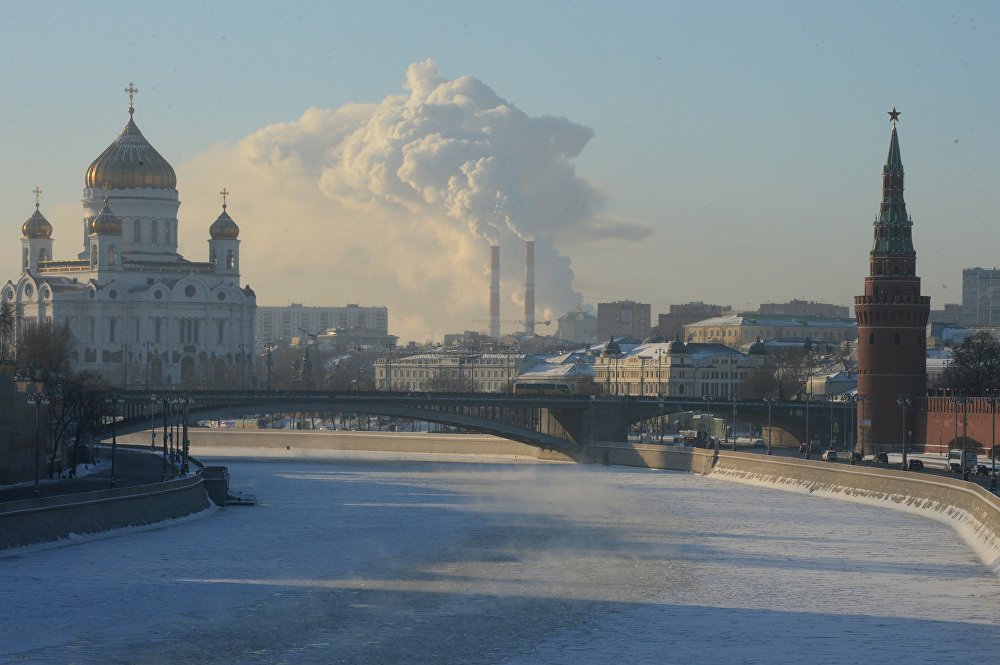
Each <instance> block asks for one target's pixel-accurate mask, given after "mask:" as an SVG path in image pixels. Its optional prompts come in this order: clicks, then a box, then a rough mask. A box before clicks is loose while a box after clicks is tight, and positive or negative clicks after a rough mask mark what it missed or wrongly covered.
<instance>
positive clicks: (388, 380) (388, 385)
mask: <svg viewBox="0 0 1000 665" xmlns="http://www.w3.org/2000/svg"><path fill="white" fill-rule="evenodd" d="M385 348H386V349H388V350H389V362H388V363H386V366H385V389H386V390H387V391H388V392H392V350H393V349H394V348H396V345H395V344H391V343H390V344H386V345H385ZM473 376H475V374H474V373H473Z"/></svg>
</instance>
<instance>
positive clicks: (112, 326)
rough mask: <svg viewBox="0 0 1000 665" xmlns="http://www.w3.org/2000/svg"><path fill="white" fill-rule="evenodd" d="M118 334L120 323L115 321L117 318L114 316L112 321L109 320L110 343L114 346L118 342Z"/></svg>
mask: <svg viewBox="0 0 1000 665" xmlns="http://www.w3.org/2000/svg"><path fill="white" fill-rule="evenodd" d="M117 333H118V321H117V320H116V319H115V317H113V316H112V317H111V318H110V319H108V341H109V342H111V343H112V344H114V343H115V342H116V341H118V340H117V339H116V337H117Z"/></svg>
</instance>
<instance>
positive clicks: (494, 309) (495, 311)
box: [490, 245, 500, 339]
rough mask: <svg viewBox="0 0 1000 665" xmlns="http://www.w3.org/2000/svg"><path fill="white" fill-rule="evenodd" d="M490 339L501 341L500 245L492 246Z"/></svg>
mask: <svg viewBox="0 0 1000 665" xmlns="http://www.w3.org/2000/svg"><path fill="white" fill-rule="evenodd" d="M490 337H492V338H493V339H500V245H491V246H490Z"/></svg>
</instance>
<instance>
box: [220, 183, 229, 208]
mask: <svg viewBox="0 0 1000 665" xmlns="http://www.w3.org/2000/svg"><path fill="white" fill-rule="evenodd" d="M219 194H221V195H222V209H223V210H225V209H226V197H227V196H229V190H228V189H226V188H225V187H223V188H222V191H220V192H219Z"/></svg>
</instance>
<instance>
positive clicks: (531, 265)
mask: <svg viewBox="0 0 1000 665" xmlns="http://www.w3.org/2000/svg"><path fill="white" fill-rule="evenodd" d="M524 248H525V258H524V332H525V334H526V335H534V334H535V241H534V240H528V241H526V242H525V243H524Z"/></svg>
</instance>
